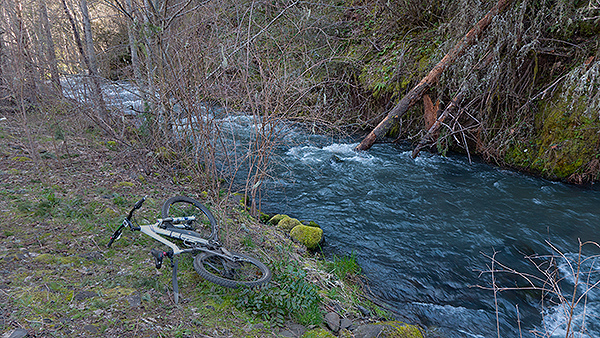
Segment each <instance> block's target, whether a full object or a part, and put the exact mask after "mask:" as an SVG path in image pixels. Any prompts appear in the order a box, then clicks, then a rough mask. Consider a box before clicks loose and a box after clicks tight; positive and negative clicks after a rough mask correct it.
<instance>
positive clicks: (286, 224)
mask: <svg viewBox="0 0 600 338" xmlns="http://www.w3.org/2000/svg"><path fill="white" fill-rule="evenodd" d="M298 225H302V222H300V221H299V220H297V219H295V218H291V217H289V216H288V217H284V218H282V219H281V220H280V221H279V223H277V227H278V228H279V229H281V230H283V231H285V232H288V231H290V230H292V229H293V228H294V227H296V226H298Z"/></svg>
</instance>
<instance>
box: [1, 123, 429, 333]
mask: <svg viewBox="0 0 600 338" xmlns="http://www.w3.org/2000/svg"><path fill="white" fill-rule="evenodd" d="M6 116H7V117H8V118H7V119H6V120H3V121H0V197H1V198H0V240H1V241H0V242H1V244H0V303H1V304H2V307H1V308H0V332H1V333H2V334H3V335H10V334H11V333H14V334H15V335H16V336H19V335H20V336H23V334H25V333H26V334H27V337H50V336H53V337H73V336H86V337H140V336H143V337H145V336H153V335H154V336H157V337H215V338H217V337H223V338H224V337H281V336H284V337H286V336H287V337H290V334H291V335H292V336H294V337H300V336H301V335H303V334H305V333H306V334H307V336H308V337H312V336H314V335H315V334H316V333H315V332H321V333H320V334H321V336H323V334H325V337H328V336H329V337H330V336H332V335H333V332H336V334H348V333H349V331H348V329H349V328H351V329H352V330H356V329H360V328H361V327H368V325H374V324H373V323H377V322H381V321H384V322H385V321H386V319H389V318H391V315H390V314H389V313H388V312H387V310H385V309H384V308H382V307H381V306H379V305H377V304H376V303H375V302H376V301H375V302H373V301H372V300H370V299H368V297H369V296H368V294H367V293H365V292H364V290H363V289H362V285H364V283H365V282H366V281H365V280H364V278H363V277H361V276H360V268H359V266H358V265H357V263H356V260H355V259H354V257H353V256H343V257H337V256H336V257H334V258H333V259H332V260H331V261H325V260H324V259H323V256H322V254H321V253H320V252H318V251H317V252H309V251H307V249H306V247H305V246H303V245H299V244H296V243H295V242H293V241H292V240H291V239H290V238H289V237H288V236H287V235H286V234H285V233H284V232H283V231H281V230H280V229H278V228H277V227H275V226H273V225H272V224H267V223H264V222H260V221H259V220H258V219H257V218H255V217H253V216H252V215H250V213H249V209H248V208H247V207H246V205H245V204H244V203H240V198H239V197H237V196H232V195H229V194H227V192H226V191H224V190H221V191H207V190H204V187H203V186H202V185H200V184H198V183H196V182H195V181H194V179H193V176H192V175H188V172H187V171H185V170H184V169H180V170H178V171H177V172H176V173H174V172H173V171H172V170H171V169H165V167H164V165H163V164H162V160H161V159H160V157H155V155H154V154H148V153H146V152H145V150H136V149H133V148H131V147H129V146H127V145H124V144H119V143H116V142H113V141H112V138H111V137H109V136H104V133H103V131H102V129H100V128H98V127H97V126H96V125H95V123H93V122H92V121H89V120H83V121H87V122H85V123H81V122H82V120H81V119H80V117H79V116H78V115H77V114H75V113H64V114H61V115H60V118H61V121H62V122H63V123H65V126H64V128H62V129H61V131H60V133H57V131H56V128H55V124H54V121H51V120H48V116H47V115H46V113H43V112H32V113H31V114H29V118H30V120H29V122H30V123H31V125H35V128H32V129H31V130H30V131H29V132H26V131H25V129H24V128H23V127H22V126H21V125H20V123H19V120H18V116H17V115H16V114H11V113H6ZM34 119H35V120H34ZM57 134H59V135H62V136H60V137H59V136H57ZM29 139H31V140H32V141H33V144H35V146H36V149H37V150H38V153H39V157H38V158H34V157H33V156H32V154H31V152H30V151H29V148H28V147H27V144H28V142H29ZM174 195H187V196H193V197H194V198H197V199H199V200H201V201H202V203H204V204H205V205H206V206H207V207H208V208H210V210H211V211H212V212H213V213H214V214H215V217H216V218H217V220H218V222H219V224H220V225H221V231H222V232H221V236H220V238H221V240H222V241H223V243H224V244H225V245H226V246H227V247H228V248H231V249H233V250H236V251H241V252H244V253H247V254H250V255H252V256H254V257H257V258H260V260H261V261H263V262H265V263H266V264H267V265H268V266H269V267H270V269H271V271H272V272H273V280H272V282H270V283H269V284H268V285H267V286H266V287H264V288H260V289H227V288H223V287H220V286H218V285H215V284H211V283H210V282H208V281H205V280H203V279H202V278H201V277H200V276H199V275H197V274H196V273H195V271H194V269H193V267H192V259H191V257H182V258H181V259H180V261H179V270H178V281H179V288H180V293H181V295H180V303H179V305H175V303H174V299H173V293H172V286H171V270H170V269H171V268H170V267H169V266H168V264H164V265H163V267H162V268H161V269H160V270H157V269H156V268H155V266H154V260H153V258H152V256H151V255H150V249H151V248H154V247H157V243H156V242H154V241H152V240H149V239H148V238H147V237H145V236H142V235H141V234H140V233H138V232H132V231H125V232H124V233H123V236H122V238H121V239H120V240H119V241H116V242H115V243H114V244H113V246H112V247H111V248H110V249H107V247H106V245H107V243H108V240H109V237H110V236H111V234H112V233H113V231H114V230H115V229H116V227H117V226H118V225H119V224H120V223H121V222H122V220H123V217H124V215H125V214H126V213H127V212H128V211H129V209H130V208H131V206H132V204H133V203H135V201H136V200H137V199H139V197H140V196H148V198H147V201H146V203H145V204H144V206H143V208H142V209H140V210H139V211H138V216H137V217H136V218H137V219H138V221H139V222H140V223H143V222H145V221H146V220H147V221H148V222H150V221H152V220H153V219H155V218H156V217H157V215H158V214H159V210H160V207H161V205H162V203H163V202H164V201H165V200H166V199H167V198H169V197H171V196H174ZM333 313H335V315H337V316H338V317H337V324H336V322H335V321H334V320H333V319H328V318H327V316H328V315H329V316H333ZM342 323H345V325H344V326H342ZM391 323H396V322H391ZM335 325H337V327H336V326H335ZM390 325H392V324H390ZM393 325H399V324H397V323H396V324H393ZM402 327H403V328H404V327H405V330H408V328H409V327H408V326H406V325H405V324H402ZM409 332H412V334H418V335H420V333H419V329H418V328H417V327H414V326H410V331H409ZM411 337H412V336H411ZM417 337H418V336H417Z"/></svg>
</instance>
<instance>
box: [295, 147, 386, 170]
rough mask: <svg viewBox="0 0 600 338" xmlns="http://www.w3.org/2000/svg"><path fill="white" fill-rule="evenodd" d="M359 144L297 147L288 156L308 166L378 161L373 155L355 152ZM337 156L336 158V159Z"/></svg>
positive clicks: (365, 163)
mask: <svg viewBox="0 0 600 338" xmlns="http://www.w3.org/2000/svg"><path fill="white" fill-rule="evenodd" d="M357 144H358V143H334V144H331V145H328V146H324V147H322V148H321V147H315V146H296V147H291V148H290V149H289V150H288V151H287V152H286V155H287V156H290V157H292V158H295V159H297V160H299V161H301V162H303V163H306V164H314V163H321V162H324V161H330V160H332V159H333V160H334V161H339V162H347V161H350V162H355V163H360V164H364V165H370V164H372V163H373V162H374V161H376V160H377V158H376V157H374V156H373V155H371V154H366V153H359V152H356V151H354V148H355V147H356V145H357ZM334 156H335V157H334Z"/></svg>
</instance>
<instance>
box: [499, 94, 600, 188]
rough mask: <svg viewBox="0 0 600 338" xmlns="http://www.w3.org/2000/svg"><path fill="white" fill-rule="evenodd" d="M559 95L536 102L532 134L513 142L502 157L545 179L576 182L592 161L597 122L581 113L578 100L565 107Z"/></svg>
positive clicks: (595, 152)
mask: <svg viewBox="0 0 600 338" xmlns="http://www.w3.org/2000/svg"><path fill="white" fill-rule="evenodd" d="M569 101H571V100H565V99H564V98H563V97H562V96H561V95H559V94H557V95H555V96H554V97H553V99H552V100H547V101H543V102H541V103H540V106H539V112H538V113H537V116H536V119H535V134H533V135H532V136H531V137H529V138H523V139H520V140H513V142H512V143H511V144H510V145H509V147H508V148H507V150H506V151H505V154H504V160H505V162H506V163H508V164H509V165H511V166H514V167H517V168H523V169H526V170H529V171H531V172H534V173H537V174H540V175H541V176H543V177H545V178H549V179H560V180H569V181H580V179H579V178H581V177H583V176H585V175H587V174H588V173H586V167H587V164H588V163H590V162H591V161H594V160H596V156H597V154H598V149H595V147H594V146H593V145H596V144H597V140H598V134H597V133H598V131H599V130H600V121H598V119H596V118H589V117H587V116H586V114H585V110H586V107H585V104H584V102H583V101H582V100H579V101H577V104H573V105H569V104H568V103H567V102H569Z"/></svg>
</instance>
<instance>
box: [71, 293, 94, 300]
mask: <svg viewBox="0 0 600 338" xmlns="http://www.w3.org/2000/svg"><path fill="white" fill-rule="evenodd" d="M97 295H98V294H97V293H95V292H91V291H81V292H78V293H77V294H76V295H75V296H74V297H73V299H74V300H76V301H79V302H80V301H82V300H85V299H88V298H93V297H96V296H97Z"/></svg>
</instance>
